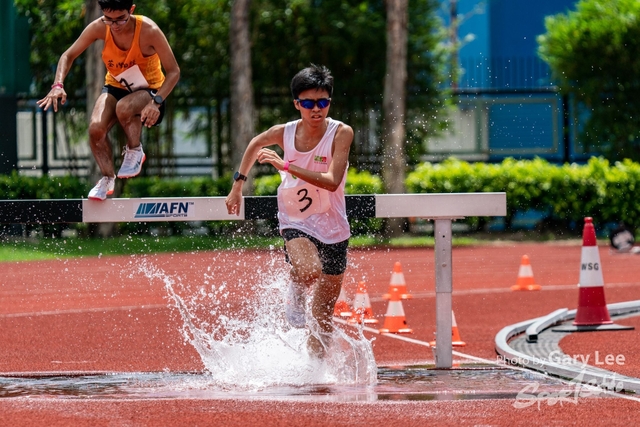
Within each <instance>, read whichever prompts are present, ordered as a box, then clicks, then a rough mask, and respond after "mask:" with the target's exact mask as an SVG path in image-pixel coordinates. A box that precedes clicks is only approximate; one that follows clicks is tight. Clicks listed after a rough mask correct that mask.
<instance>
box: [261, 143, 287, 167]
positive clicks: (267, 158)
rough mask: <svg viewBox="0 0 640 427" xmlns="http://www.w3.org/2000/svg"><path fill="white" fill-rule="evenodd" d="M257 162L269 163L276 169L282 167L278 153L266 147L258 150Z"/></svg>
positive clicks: (282, 163) (282, 162)
mask: <svg viewBox="0 0 640 427" xmlns="http://www.w3.org/2000/svg"><path fill="white" fill-rule="evenodd" d="M258 163H260V164H262V163H270V164H271V165H273V167H275V168H276V169H278V170H282V168H284V161H283V160H282V159H281V158H280V156H278V153H276V152H275V151H273V150H269V149H268V148H262V149H260V151H258Z"/></svg>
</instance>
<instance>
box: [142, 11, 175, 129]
mask: <svg viewBox="0 0 640 427" xmlns="http://www.w3.org/2000/svg"><path fill="white" fill-rule="evenodd" d="M140 45H141V46H140V49H141V51H142V54H143V55H145V56H151V55H153V54H155V53H157V54H158V58H160V63H161V64H162V68H163V69H164V72H165V78H164V83H163V84H162V87H161V88H159V89H158V91H157V93H156V95H159V96H161V97H162V99H166V98H167V96H169V94H170V93H171V91H172V90H173V88H174V87H175V86H176V84H178V80H180V67H179V66H178V62H177V61H176V57H175V56H174V54H173V50H172V49H171V46H170V45H169V42H168V41H167V37H166V36H165V35H164V33H163V32H162V30H161V29H160V27H158V25H156V23H155V22H153V21H152V20H151V19H149V18H147V17H145V18H144V21H143V25H142V30H141V32H140ZM159 116H160V110H159V108H158V105H156V104H155V103H154V102H153V100H152V99H150V100H149V103H148V104H147V105H145V107H144V108H143V109H142V111H141V112H140V121H141V122H142V123H144V124H145V126H147V127H151V126H152V125H153V124H155V122H156V120H157V119H158V117H159Z"/></svg>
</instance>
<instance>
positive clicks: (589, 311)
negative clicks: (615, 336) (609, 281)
mask: <svg viewBox="0 0 640 427" xmlns="http://www.w3.org/2000/svg"><path fill="white" fill-rule="evenodd" d="M629 329H633V326H624V325H617V324H615V323H613V321H612V320H611V317H610V316H609V309H608V308H607V303H606V301H605V298H604V278H603V275H602V264H601V263H600V252H599V250H598V243H597V240H596V231H595V228H594V226H593V219H592V218H590V217H586V218H585V219H584V228H583V231H582V254H581V257H580V282H579V283H578V309H577V310H576V317H575V320H574V322H573V324H572V325H561V326H559V327H554V328H553V329H552V330H553V331H555V332H581V331H606V330H608V331H611V330H629Z"/></svg>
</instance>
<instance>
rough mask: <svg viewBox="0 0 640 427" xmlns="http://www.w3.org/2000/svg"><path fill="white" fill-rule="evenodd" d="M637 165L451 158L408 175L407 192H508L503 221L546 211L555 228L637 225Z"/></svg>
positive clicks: (598, 160) (639, 179) (599, 161)
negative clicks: (532, 211) (531, 211)
mask: <svg viewBox="0 0 640 427" xmlns="http://www.w3.org/2000/svg"><path fill="white" fill-rule="evenodd" d="M639 184H640V164H638V163H634V162H631V161H628V160H625V161H623V162H616V163H615V164H614V165H611V164H610V163H609V161H607V160H605V159H603V158H596V157H593V158H591V159H590V160H589V162H588V163H587V164H585V165H577V164H564V165H561V166H558V165H555V164H551V163H549V162H547V161H545V160H543V159H539V158H538V159H534V160H514V159H512V158H509V159H505V160H504V161H503V162H502V163H499V164H486V163H473V164H470V163H467V162H464V161H461V160H457V159H449V160H447V161H444V162H442V163H439V164H431V163H424V164H421V165H419V166H418V167H417V168H416V169H415V170H414V171H413V172H411V173H409V174H408V176H407V179H406V186H407V191H408V192H410V193H467V192H484V191H488V192H501V191H504V192H506V193H507V224H509V223H510V220H511V219H512V218H513V216H514V214H515V213H516V212H517V211H526V210H529V209H536V210H539V211H543V212H548V218H547V220H548V221H549V222H550V223H556V224H557V225H559V226H568V225H569V224H570V223H577V224H582V223H583V220H584V217H587V216H590V217H593V219H594V223H595V224H596V225H601V226H603V225H604V224H607V223H618V222H621V221H622V222H624V223H625V224H627V225H630V226H633V227H634V228H635V227H638V226H639V225H640V200H639V199H638V197H636V193H635V189H636V188H640V187H639Z"/></svg>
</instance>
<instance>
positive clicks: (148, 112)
mask: <svg viewBox="0 0 640 427" xmlns="http://www.w3.org/2000/svg"><path fill="white" fill-rule="evenodd" d="M159 117H160V108H159V107H158V104H156V103H155V102H153V100H152V101H151V102H149V103H148V104H147V105H145V106H144V108H143V109H142V112H141V113H140V121H141V122H142V125H143V126H146V127H148V128H150V127H151V126H153V125H155V124H156V122H157V121H158V118H159Z"/></svg>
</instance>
